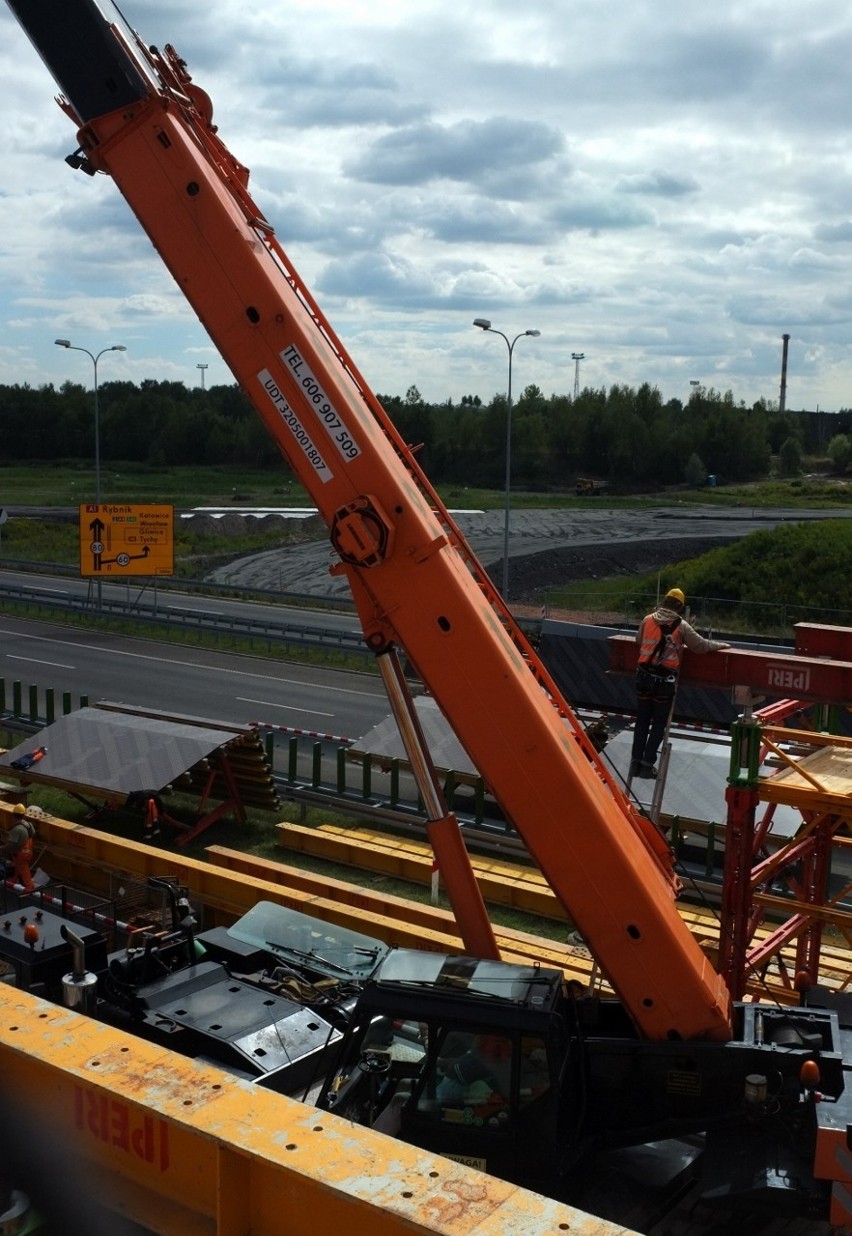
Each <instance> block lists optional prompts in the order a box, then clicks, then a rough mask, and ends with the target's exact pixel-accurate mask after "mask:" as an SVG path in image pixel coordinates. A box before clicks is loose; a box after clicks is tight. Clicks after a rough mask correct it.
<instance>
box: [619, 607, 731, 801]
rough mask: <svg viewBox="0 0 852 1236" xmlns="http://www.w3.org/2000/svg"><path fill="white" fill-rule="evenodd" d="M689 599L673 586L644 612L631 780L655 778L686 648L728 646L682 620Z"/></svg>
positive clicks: (639, 640) (638, 634)
mask: <svg viewBox="0 0 852 1236" xmlns="http://www.w3.org/2000/svg"><path fill="white" fill-rule="evenodd" d="M685 606H686V597H685V596H684V594H683V590H682V589H680V588H670V589H669V590H668V592H667V593H666V595H665V596H664V597H663V601H662V604H661V605H660V606H658V608H657V609H655V610H654V611H653V613H650V614H646V615H645V617H644V618H643V619H642V621H641V622H640V624H639V630H638V631H637V632H636V642H637V644H638V645H639V659H638V661H637V664H636V725H635V727H634V730H633V747H632V750H631V759H630V776H631V778H632V777H646V778H648V779H651V780H653V778H655V777H656V775H657V769H656V761H657V752H658V751H659V749H660V743H661V742H662V741H663V736H664V734H665V732H666V726H667V724H668V720H669V714H670V712H671V709H672V702H673V700H674V697H675V692H676V691H677V676H678V674H679V672H680V663H681V661H682V659H683V650H684V648H688V649H689V651H690V652H701V653H703V652H720V651H721V650H722V649H723V648H730V644H726V643H724V642H723V641H722V640H718V639H705V638H704V637H703V635H699V634H698V632H697V631H696V630H695V628H694V627H691V626H690V625H689V623H688V622H687V621H686V620H685V619H684V617H683V611H684V608H685Z"/></svg>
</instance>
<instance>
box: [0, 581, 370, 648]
mask: <svg viewBox="0 0 852 1236" xmlns="http://www.w3.org/2000/svg"><path fill="white" fill-rule="evenodd" d="M276 595H277V594H276ZM279 599H280V598H279ZM3 601H4V604H6V605H15V604H17V605H23V606H26V607H27V608H28V609H36V610H39V611H42V612H43V611H45V610H46V611H48V612H49V613H65V614H79V615H81V616H83V615H84V616H85V617H86V618H87V619H89V620H92V619H95V620H103V619H107V620H109V619H113V620H121V621H122V622H134V623H142V624H143V625H145V626H150V627H153V628H156V629H158V630H163V631H166V632H170V631H179V632H181V633H182V634H186V633H190V634H193V633H194V634H198V635H208V636H211V637H214V638H216V639H228V640H239V639H243V640H248V641H249V643H251V644H255V643H260V644H263V645H265V646H267V647H271V646H272V645H273V644H275V645H278V646H282V645H283V646H288V645H291V646H295V647H301V648H315V649H316V648H321V649H325V650H326V651H328V650H332V651H336V652H341V653H346V654H347V655H352V656H358V657H364V658H365V659H366V658H369V660H370V661H372V660H373V659H374V658H373V653H372V652H371V651H370V650H369V649H368V648H367V646H366V644H365V643H364V639H363V636H362V635H361V634H360V632H354V631H335V630H331V629H329V628H324V627H316V626H307V625H303V624H301V623H297V622H293V621H292V620H291V619H290V618H289V617H287V618H283V619H282V617H281V616H280V611H279V614H278V615H276V614H275V613H273V612H271V613H270V615H269V617H268V618H267V617H264V618H262V619H261V618H250V617H245V616H242V615H240V614H228V615H225V614H211V613H210V612H209V611H205V610H194V609H182V608H180V607H177V606H173V605H169V607H168V609H167V610H165V611H163V612H160V611H159V610H158V609H155V608H150V609H148V608H142V607H140V606H138V605H134V604H132V603H131V602H127V601H118V600H115V599H112V598H109V597H107V596H104V595H103V594H102V596H101V603H100V605H99V607H98V609H97V610H93V608H92V604H91V601H90V600H89V599H88V598H87V597H85V596H82V595H80V596H74V595H73V594H67V595H66V596H64V597H54V596H50V595H48V594H45V593H44V592H42V591H40V590H39V589H35V588H27V587H25V586H22V585H19V584H11V585H8V584H7V585H5V586H4V588H3Z"/></svg>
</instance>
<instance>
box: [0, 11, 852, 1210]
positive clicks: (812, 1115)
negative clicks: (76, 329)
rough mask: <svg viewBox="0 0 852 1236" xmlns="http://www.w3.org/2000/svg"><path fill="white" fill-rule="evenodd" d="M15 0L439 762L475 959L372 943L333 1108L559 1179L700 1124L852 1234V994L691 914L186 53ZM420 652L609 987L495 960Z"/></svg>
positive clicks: (397, 706) (330, 1095) (335, 1078)
mask: <svg viewBox="0 0 852 1236" xmlns="http://www.w3.org/2000/svg"><path fill="white" fill-rule="evenodd" d="M7 3H8V4H9V7H10V8H11V9H12V11H13V13H14V14H15V16H16V18H17V19H18V21H19V22H20V24H21V25H22V26H23V28H24V29H25V31H26V33H27V34H28V36H29V38H30V40H31V42H32V43H33V45H34V47H35V49H36V51H37V52H38V53H39V54H40V56H41V57H42V59H43V60H44V62H45V64H46V66H47V68H48V69H49V71H50V72H51V74H52V75H53V77H54V78H55V80H56V82H57V83H58V85H59V89H60V91H61V94H60V96H59V99H58V102H59V104H60V107H61V109H62V110H63V112H64V113H65V115H66V116H67V117H68V118H69V119H70V121H71V122H72V123H73V125H74V127H75V129H76V134H77V136H76V145H75V148H74V150H73V151H72V152H71V153H70V154H69V155H68V157H67V159H66V162H67V163H68V164H69V165H70V167H71V168H73V169H76V170H79V171H81V172H83V173H84V174H86V175H88V176H90V177H92V192H95V193H96V192H99V191H100V189H99V185H100V184H101V182H102V180H103V178H104V177H111V178H112V179H113V180H114V182H115V184H116V186H117V187H118V189H119V191H120V192H121V193H122V194H123V196H124V198H125V200H126V202H127V203H128V205H129V207H130V209H131V210H132V212H133V213H134V214H135V216H136V218H137V219H138V221H139V223H140V225H141V227H142V228H143V229H144V231H145V232H146V233H147V235H148V236H149V238H150V240H151V242H152V244H153V246H154V248H155V250H156V251H157V253H158V254H159V256H160V258H161V259H162V261H163V262H164V263H165V265H166V267H167V268H168V270H169V271H170V272H171V274H172V275H173V277H174V279H175V280H176V282H177V285H178V286H179V288H180V289H181V291H182V292H183V293H184V295H185V296H186V298H187V300H188V301H189V303H190V305H191V306H192V308H193V309H194V310H195V312H196V314H197V315H198V318H199V319H200V321H201V322H202V324H203V325H204V327H205V328H206V330H207V332H208V333H209V335H210V338H211V339H212V341H213V342H214V344H215V346H216V347H217V348H218V350H219V352H220V353H221V355H222V357H223V359H224V360H225V361H226V363H227V364H228V366H229V367H230V369H231V372H232V373H233V375H234V378H235V380H236V381H237V383H238V384H239V385H240V386H241V388H242V389H243V390H244V391H245V393H246V395H247V396H248V399H249V400H250V402H251V403H252V405H253V406H254V408H255V410H256V411H257V413H258V415H259V416H260V418H261V420H262V421H263V423H264V424H265V426H266V428H267V429H268V431H269V433H270V434H271V435H272V438H273V439H274V441H275V443H276V444H277V447H278V449H279V450H280V452H281V454H282V456H283V457H284V458H285V460H286V461H287V463H288V464H289V466H290V468H291V469H292V470H293V472H294V473H295V474H296V476H297V477H298V479H299V480H300V481H301V483H302V484H303V485H304V486H305V488H306V489H307V491H308V492H309V493H310V494H311V496H312V498H313V501H314V502H315V504H316V506H317V509H318V511H319V513H320V514H321V515H322V517H323V519H324V520H325V522H326V524H327V527H328V529H329V536H330V541H331V547H332V550H333V559H334V565H333V566H332V568H331V570H332V571H333V572H335V573H342V574H343V575H344V576H345V577H346V579H347V580H348V583H349V586H350V588H351V592H352V595H353V598H354V601H355V605H356V608H357V611H358V615H359V619H360V622H361V626H362V628H363V632H364V639H365V641H366V644H367V646H368V647H369V648H370V649H371V650H372V651H373V652H374V654H375V656H376V661H377V665H378V668H379V671H380V673H381V676H382V680H383V682H384V684H385V687H386V689H387V692H388V696H389V700H390V704H391V709H392V712H393V714H394V716H395V718H396V720H397V724H398V726H399V729H400V733H401V735H402V738H403V741H404V743H405V746H406V749H407V753H408V757H409V760H410V762H411V765H412V767H413V769H414V770H415V774H416V776H417V778H418V784H419V788H420V792H421V796H422V799H423V803H424V807H425V811H426V814H427V817H428V834H429V838H430V841H431V844H432V847H433V849H434V853H435V857H436V862H437V864H438V867H439V870H440V873H441V878H442V880H443V882H444V886H445V888H446V890H447V894H448V896H449V898H450V901H451V904H452V907H453V910H454V913H455V915H456V918H457V920H458V924H459V929H460V934H461V938H462V940H463V943H464V952H465V954H466V955H465V956H464V957H459V958H454V957H431V956H429V955H428V954H423V955H419V954H413V955H412V954H407V953H398V952H391V953H390V954H389V955H388V956H387V957H385V958H384V959H382V960H381V961H380V962H379V963H378V965H377V967H376V970H375V972H374V973H373V974H372V975H371V976H370V978H369V979H368V980H367V981H366V982H365V984H364V985H363V989H362V992H361V995H360V997H359V1000H358V1002H357V1003H356V1006H355V1007H354V1009H353V1010H352V1013H351V1017H350V1018H349V1020H348V1023H347V1029H346V1030H345V1032H344V1034H343V1041H342V1043H341V1055H340V1057H339V1063H338V1064H337V1065H336V1066H334V1067H332V1068H331V1069H329V1071H328V1077H327V1083H326V1085H325V1087H324V1089H323V1092H322V1094H321V1096H320V1099H319V1101H320V1103H321V1104H323V1105H325V1106H327V1107H328V1108H330V1109H333V1110H337V1111H339V1112H343V1113H345V1114H347V1115H348V1116H349V1117H350V1118H354V1119H357V1120H360V1121H362V1122H364V1123H369V1124H373V1125H375V1126H376V1127H379V1128H386V1129H387V1131H388V1132H391V1133H394V1134H396V1135H397V1136H399V1137H402V1138H404V1139H407V1140H410V1141H412V1142H414V1143H415V1144H417V1145H420V1146H423V1147H426V1148H432V1149H435V1150H437V1151H439V1152H441V1153H444V1154H448V1155H455V1156H458V1157H461V1158H464V1159H466V1160H468V1161H471V1162H474V1163H476V1164H477V1165H479V1166H481V1167H483V1168H484V1169H485V1170H486V1171H489V1172H492V1173H494V1174H496V1175H502V1176H505V1177H506V1178H508V1179H511V1180H519V1181H521V1182H523V1183H528V1184H532V1185H533V1186H535V1187H538V1188H540V1189H541V1190H543V1191H546V1192H548V1193H550V1195H551V1196H553V1195H558V1193H559V1191H560V1190H562V1189H570V1182H571V1180H574V1181H577V1180H578V1179H579V1180H582V1179H583V1176H584V1173H586V1172H587V1170H588V1168H589V1165H590V1164H591V1163H593V1162H594V1161H595V1160H596V1159H598V1158H599V1157H600V1155H601V1154H602V1152H603V1151H604V1150H610V1149H616V1148H619V1147H627V1146H631V1145H647V1144H650V1143H655V1144H656V1143H661V1142H665V1141H667V1140H671V1139H674V1138H683V1137H686V1138H698V1139H699V1140H700V1146H701V1153H700V1155H699V1156H698V1167H697V1168H696V1171H700V1172H702V1173H703V1176H702V1179H703V1181H704V1190H705V1194H706V1196H707V1198H709V1199H716V1200H721V1201H723V1202H725V1203H726V1204H728V1203H733V1202H735V1201H736V1202H739V1203H741V1204H742V1206H744V1207H746V1208H749V1207H756V1208H761V1207H763V1208H769V1209H772V1208H778V1209H779V1210H780V1209H782V1208H783V1209H785V1210H789V1211H796V1212H799V1213H808V1214H821V1215H823V1216H825V1217H827V1218H828V1217H830V1219H831V1221H832V1222H833V1223H834V1224H835V1225H837V1226H839V1227H843V1226H844V1225H845V1227H846V1228H847V1229H848V1230H849V1231H850V1232H852V1153H850V1145H852V1092H850V1088H849V1068H850V1064H852V1040H850V1031H849V1029H848V1028H847V1027H848V1018H847V1017H846V1016H845V1015H844V1010H843V1009H842V1008H837V1007H831V1008H829V1007H818V1006H817V1005H816V1003H815V1002H813V998H812V997H806V996H803V1003H802V1007H800V1008H797V1009H793V1010H790V1009H779V1008H776V1007H774V1006H772V1005H766V1006H762V1005H757V1004H747V1003H738V1002H734V1001H732V999H731V996H730V993H729V991H728V989H727V987H726V985H725V983H724V982H723V980H722V978H721V977H720V976H719V974H718V973H717V972H716V970H715V969H714V967H713V965H712V962H711V959H710V958H709V957H708V956H707V955H706V954H705V952H704V951H703V950H702V948H701V947H700V945H699V943H698V942H697V941H696V940H695V939H694V937H693V936H692V935H691V933H690V932H689V930H688V929H687V928H686V926H685V925H684V923H683V921H682V919H681V917H680V914H679V912H678V905H677V899H678V895H679V893H680V891H681V885H680V882H679V880H678V878H677V875H676V872H675V870H674V864H673V858H672V855H671V853H670V850H669V847H668V845H667V842H666V839H665V837H664V836H663V835H662V834H661V833H660V831H659V830H658V829H657V827H656V825H654V824H653V822H652V821H650V820H648V819H647V818H646V817H645V816H644V815H643V814H642V812H641V811H639V810H638V809H637V808H636V807H635V806H634V804H633V803H632V802H631V800H630V799H629V798H628V796H627V795H626V794H625V793H624V791H623V788H622V787H621V786H620V784H619V783H618V781H617V780H616V779H615V777H614V776H613V774H612V773H611V771H610V770H609V768H608V766H607V765H606V763H605V762H604V761H603V760H602V759H601V758H600V756H599V754H598V752H597V751H596V750H595V748H594V746H593V744H592V743H591V741H590V740H589V738H588V737H587V735H586V733H585V731H584V728H583V726H582V725H581V724H580V722H579V721H578V719H577V717H576V716H575V714H574V713H573V711H572V709H571V707H570V705H569V704H568V702H567V701H566V700H565V699H564V698H563V697H562V695H561V693H560V691H559V690H558V688H557V686H556V684H555V683H554V681H553V680H552V678H551V676H550V675H549V673H548V672H547V669H546V667H545V666H544V665H543V664H542V663H541V661H540V660H539V658H538V657H537V655H536V653H535V651H534V650H533V648H532V647H531V646H530V644H529V642H528V641H527V640H526V638H525V637H524V635H523V633H522V631H521V630H520V629H519V628H518V626H517V624H516V623H515V621H514V619H513V617H512V615H511V613H510V612H509V610H508V607H507V606H506V604H505V603H504V601H503V599H502V598H501V596H500V595H499V593H498V591H497V590H496V589H495V587H494V586H493V584H492V582H491V580H490V579H489V577H488V575H487V573H486V572H485V571H484V569H483V568H482V566H481V565H480V563H479V562H478V561H477V559H476V557H475V555H474V554H473V553H472V551H471V549H470V547H469V546H468V544H467V543H466V541H465V539H464V537H463V535H462V533H461V532H460V530H459V528H458V527H457V526H456V524H455V523H454V521H453V519H452V517H451V515H450V513H449V512H448V511H447V510H446V508H445V507H444V505H443V503H442V502H441V500H440V498H439V496H438V494H437V493H436V491H435V490H434V489H433V487H432V485H431V484H430V482H429V480H428V478H427V477H426V476H425V474H424V473H423V471H422V470H421V468H420V467H419V465H418V463H417V461H416V458H415V451H414V450H413V449H412V447H411V446H410V445H409V444H408V443H406V441H405V440H404V439H403V438H402V437H401V436H400V434H399V433H398V432H397V430H396V428H395V426H394V424H393V423H392V421H391V419H390V418H389V416H388V415H387V414H386V412H385V410H384V409H383V408H382V406H381V403H380V401H379V400H378V399H377V397H376V396H375V394H374V393H373V392H372V391H371V389H370V387H369V385H368V383H367V382H366V380H365V378H364V377H363V376H362V374H361V373H360V372H359V370H358V368H357V367H356V365H355V363H354V361H353V360H352V358H351V357H350V356H349V355H348V353H347V351H346V349H345V347H344V346H343V344H342V342H341V340H340V339H339V338H338V336H337V335H336V333H335V331H334V329H333V327H332V325H331V324H330V322H329V321H328V320H327V319H326V317H325V316H324V314H323V312H322V310H321V308H320V307H319V305H318V304H317V302H316V300H315V299H314V297H313V295H312V294H311V292H310V290H309V289H308V287H307V286H306V285H305V283H304V282H303V281H302V279H301V278H300V276H299V274H298V273H297V271H296V269H295V268H294V266H293V264H292V262H291V260H290V258H289V257H288V256H287V254H286V253H285V251H284V249H283V247H282V245H281V244H280V242H279V240H278V238H277V236H276V232H275V229H274V227H273V226H272V224H271V223H270V222H269V221H268V220H267V219H266V217H265V216H264V214H263V212H262V211H261V209H260V208H259V206H258V205H257V204H256V203H255V201H254V200H253V198H252V196H251V194H250V192H249V170H248V168H247V167H245V166H244V165H243V164H242V163H241V162H240V161H239V160H238V159H237V158H236V157H235V156H234V155H233V154H232V153H231V152H230V150H229V149H228V148H227V146H226V145H225V143H224V142H223V140H222V138H221V137H220V135H219V131H218V127H217V125H216V124H215V123H214V121H213V108H212V104H211V100H210V98H209V96H208V95H207V94H206V93H205V91H204V90H203V89H201V88H200V87H199V86H197V85H196V84H195V82H194V81H193V79H192V76H191V74H190V72H189V70H188V67H187V64H186V62H185V61H184V60H183V59H182V58H181V56H180V55H179V54H178V52H177V51H176V50H175V48H174V47H172V46H171V45H169V44H165V45H163V46H162V48H159V47H157V46H153V45H149V44H147V43H145V42H144V41H143V39H142V38H141V37H140V36H139V35H138V34H137V33H136V32H135V30H134V29H133V28H132V27H131V26H130V25H129V24H128V23H127V22H126V20H125V19H124V17H123V16H122V14H121V13H120V12H119V11H118V9H117V8H116V7H115V6H114V5H113V4H112V3H111V0H103V3H100V2H99V0H7ZM402 654H404V655H405V657H406V658H407V659H408V661H409V663H410V664H411V665H412V666H413V667H414V668H415V669H416V671H417V674H418V676H419V678H420V680H421V681H422V682H423V683H424V685H425V687H426V689H427V690H428V691H429V692H430V693H431V694H432V695H433V696H434V698H435V699H436V701H437V703H438V705H439V706H440V708H441V709H442V711H443V713H444V715H445V716H446V717H447V719H448V721H449V723H450V725H451V726H452V728H453V729H454V731H455V732H456V734H457V735H458V737H459V739H460V741H461V742H462V743H463V745H464V747H465V748H466V750H467V751H468V752H469V754H470V756H471V757H472V759H473V761H474V763H475V765H476V766H477V767H478V768H479V770H480V772H481V773H482V775H483V776H484V778H485V779H486V781H487V783H488V785H489V787H490V789H491V791H492V792H493V794H494V795H495V797H496V799H497V800H498V801H499V803H500V805H501V807H502V809H503V810H504V812H505V814H506V816H507V818H509V819H510V820H511V821H512V823H513V824H514V826H515V828H516V829H517V831H518V833H519V834H520V836H521V837H522V839H523V840H524V842H525V844H526V846H527V848H528V850H529V852H530V854H531V856H532V858H533V859H534V861H535V862H536V863H537V865H538V866H539V868H540V869H541V871H542V872H543V874H544V876H545V877H546V879H547V880H548V882H549V884H550V886H551V887H552V889H553V890H554V892H555V894H556V895H557V896H558V897H559V899H560V900H561V902H562V903H563V905H564V906H565V908H566V910H567V912H568V913H569V915H570V917H571V919H572V921H573V922H574V924H575V925H576V928H577V930H578V932H579V933H580V934H581V936H582V937H583V939H584V940H585V941H586V943H587V944H588V946H589V948H590V949H591V951H592V952H593V954H594V956H595V958H596V960H597V963H598V965H599V966H600V968H601V970H602V972H603V973H604V974H605V976H606V979H607V981H608V984H609V986H610V988H611V990H612V991H613V992H614V996H613V998H612V999H605V1000H603V999H578V998H576V997H575V996H574V995H572V994H571V993H568V992H566V990H565V987H564V983H563V982H562V981H561V979H560V976H559V975H557V974H554V973H551V972H548V971H546V970H545V969H544V968H541V969H539V968H538V967H532V968H530V969H529V970H524V969H523V968H522V969H521V971H520V972H518V971H517V970H516V969H514V968H512V967H508V968H506V967H504V965H503V963H501V962H500V959H499V957H498V950H497V946H496V943H495V939H494V933H493V930H492V928H491V924H490V922H489V919H488V915H487V912H486V909H485V906H484V903H483V901H482V897H481V895H480V892H479V889H478V887H477V884H476V881H475V879H474V877H473V874H472V870H471V866H470V862H469V859H468V856H467V853H466V850H465V846H464V844H463V841H462V838H461V833H460V829H459V826H458V822H457V821H456V820H455V818H454V817H453V816H452V814H451V813H450V812H449V811H448V809H447V806H446V803H445V801H444V798H443V794H442V791H441V788H440V784H439V782H438V779H437V777H436V774H435V770H434V767H433V766H432V762H431V758H430V755H429V751H428V748H427V746H426V743H425V741H424V738H423V734H422V732H421V730H420V726H419V723H418V719H417V714H416V710H415V709H414V707H413V702H412V700H411V697H410V692H409V688H408V685H407V681H406V676H405V674H404V673H403V672H402V668H401V666H402ZM809 1000H810V1001H811V1002H810V1003H809V1002H808V1001H809ZM823 1003H825V1002H823ZM489 1040H490V1041H489ZM476 1056H478V1057H479V1058H480V1059H479V1062H478V1063H477V1064H474V1062H473V1058H474V1057H476ZM484 1056H487V1057H488V1067H486V1063H485V1062H484V1061H483V1059H482V1057H484Z"/></svg>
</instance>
